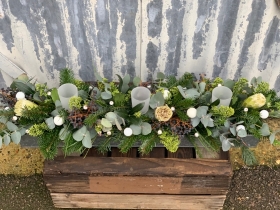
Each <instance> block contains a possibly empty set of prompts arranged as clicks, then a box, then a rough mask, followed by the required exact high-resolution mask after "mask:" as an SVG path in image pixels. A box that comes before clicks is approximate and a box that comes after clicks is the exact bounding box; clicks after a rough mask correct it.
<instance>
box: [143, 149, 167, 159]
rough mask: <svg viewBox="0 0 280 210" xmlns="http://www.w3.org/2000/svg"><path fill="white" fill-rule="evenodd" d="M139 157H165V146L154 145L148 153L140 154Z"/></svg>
mask: <svg viewBox="0 0 280 210" xmlns="http://www.w3.org/2000/svg"><path fill="white" fill-rule="evenodd" d="M140 157H141V158H165V148H163V147H161V148H160V147H155V148H154V149H153V150H152V151H151V152H150V153H149V154H146V155H141V156H140Z"/></svg>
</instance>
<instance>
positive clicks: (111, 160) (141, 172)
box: [44, 157, 232, 177]
mask: <svg viewBox="0 0 280 210" xmlns="http://www.w3.org/2000/svg"><path fill="white" fill-rule="evenodd" d="M58 173H62V174H90V175H91V176H97V175H107V176H109V175H113V176H115V175H129V176H135V175H136V176H175V177H180V176H193V175H204V176H205V175H207V176H213V175H214V176H231V175H232V170H231V166H230V163H229V162H228V161H226V160H210V159H201V160H197V159H179V158H176V159H175V158H123V157H107V158H99V157H86V158H84V159H83V158H80V157H66V158H64V157H57V158H56V159H55V160H50V161H45V164H44V174H58Z"/></svg>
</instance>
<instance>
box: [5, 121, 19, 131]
mask: <svg viewBox="0 0 280 210" xmlns="http://www.w3.org/2000/svg"><path fill="white" fill-rule="evenodd" d="M6 126H7V128H8V130H9V131H12V132H13V131H16V130H18V127H17V126H16V125H15V124H14V123H12V122H10V121H8V122H7V123H6Z"/></svg>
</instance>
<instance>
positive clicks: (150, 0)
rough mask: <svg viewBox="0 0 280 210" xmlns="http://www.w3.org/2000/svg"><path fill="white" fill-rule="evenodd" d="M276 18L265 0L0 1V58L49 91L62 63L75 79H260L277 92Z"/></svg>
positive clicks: (2, 77) (4, 80)
mask: <svg viewBox="0 0 280 210" xmlns="http://www.w3.org/2000/svg"><path fill="white" fill-rule="evenodd" d="M279 18H280V10H279V9H278V7H277V5H276V3H275V2H274V1H265V0H207V1H206V0H197V1H193V0H47V1H46V0H1V1H0V53H1V54H2V55H3V56H4V57H5V58H8V59H10V61H12V62H14V63H15V64H16V65H18V66H19V67H20V68H21V69H22V70H24V71H25V72H27V73H28V75H30V76H34V77H35V78H36V79H37V80H38V81H40V82H45V81H47V82H48V83H49V85H50V86H57V84H58V73H59V69H61V68H63V67H66V66H67V67H70V68H72V69H73V70H74V71H75V73H76V76H77V78H81V79H83V80H94V76H93V71H92V69H93V68H94V67H95V68H96V69H97V70H98V71H99V72H100V74H101V75H104V76H105V77H107V78H109V79H115V78H116V77H115V74H121V75H124V74H127V73H128V74H130V75H132V76H136V75H137V76H141V78H142V79H143V80H148V79H151V78H152V77H153V76H154V75H155V73H156V72H158V71H162V72H164V73H166V74H173V75H177V76H181V75H182V74H183V73H184V72H186V71H188V72H194V73H196V74H198V73H206V74H207V76H208V77H217V76H220V77H223V78H232V79H237V78H239V77H241V76H242V77H246V78H251V77H253V76H263V78H264V80H266V81H268V82H269V83H270V84H271V87H274V88H275V89H276V90H277V91H279V92H280V68H279V66H280V65H279V64H280V56H279V52H280V44H279V42H280V23H279ZM2 60H3V59H2ZM2 60H1V56H0V62H2ZM5 66H7V65H2V67H1V74H0V85H1V87H4V86H5V85H9V83H10V81H11V77H13V76H9V74H10V75H14V74H13V73H12V71H13V70H12V68H8V67H5Z"/></svg>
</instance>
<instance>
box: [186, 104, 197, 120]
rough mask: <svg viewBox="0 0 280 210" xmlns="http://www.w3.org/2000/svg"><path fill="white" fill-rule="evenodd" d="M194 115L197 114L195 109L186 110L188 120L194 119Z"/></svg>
mask: <svg viewBox="0 0 280 210" xmlns="http://www.w3.org/2000/svg"><path fill="white" fill-rule="evenodd" d="M196 113H197V110H196V108H193V107H192V108H189V109H188V110H187V115H188V117H189V118H195V117H196Z"/></svg>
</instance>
